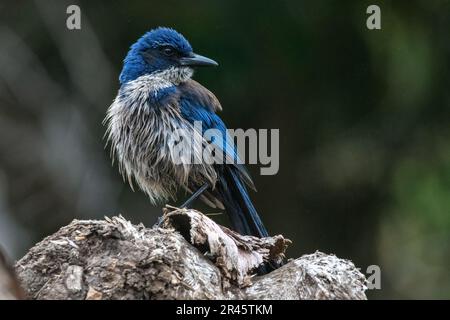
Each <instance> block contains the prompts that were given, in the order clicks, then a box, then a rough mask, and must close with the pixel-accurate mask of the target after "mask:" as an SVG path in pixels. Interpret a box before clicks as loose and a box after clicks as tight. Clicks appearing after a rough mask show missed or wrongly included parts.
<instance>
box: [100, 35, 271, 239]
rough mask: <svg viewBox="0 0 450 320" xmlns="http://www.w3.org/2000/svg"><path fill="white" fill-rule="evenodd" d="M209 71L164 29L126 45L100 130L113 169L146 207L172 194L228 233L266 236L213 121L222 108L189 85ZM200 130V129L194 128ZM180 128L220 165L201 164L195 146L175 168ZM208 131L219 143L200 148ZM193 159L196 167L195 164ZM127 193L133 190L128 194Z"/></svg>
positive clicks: (229, 144)
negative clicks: (214, 218) (204, 208)
mask: <svg viewBox="0 0 450 320" xmlns="http://www.w3.org/2000/svg"><path fill="white" fill-rule="evenodd" d="M208 66H209V67H217V66H218V63H217V62H216V61H214V60H212V59H210V58H207V57H205V56H202V55H199V54H196V53H194V51H193V49H192V46H191V44H190V43H189V42H188V40H187V39H186V38H185V37H184V36H183V35H182V34H180V33H179V32H177V31H175V30H174V29H172V28H167V27H158V28H155V29H152V30H150V31H148V32H146V33H145V34H144V35H143V36H141V37H140V38H139V39H138V40H137V41H136V42H135V43H134V44H133V45H131V47H130V49H129V51H128V53H127V55H126V57H125V59H124V61H123V68H122V71H121V73H120V76H119V84H120V87H119V90H118V93H117V96H116V98H115V99H114V101H113V102H112V104H111V105H110V107H109V108H108V111H107V114H106V117H105V120H104V124H105V125H106V126H107V130H106V133H105V136H106V137H107V141H108V143H110V147H111V157H112V159H113V162H114V161H115V159H117V162H118V167H119V171H120V172H121V174H122V175H123V178H124V180H127V181H128V182H129V184H130V186H131V188H132V189H133V188H134V184H136V185H137V186H138V187H139V188H140V189H141V190H142V191H143V192H144V193H146V194H147V196H148V197H149V199H150V201H151V203H152V204H155V205H156V204H159V203H164V202H167V201H169V200H176V195H177V194H178V193H179V191H185V192H187V193H188V194H190V195H191V197H190V198H189V199H188V200H187V201H186V202H185V203H184V204H183V205H182V206H181V207H182V208H184V207H185V208H188V207H191V206H192V204H193V202H194V201H195V200H196V199H200V200H202V201H203V202H204V203H205V204H207V205H208V206H210V207H212V208H219V209H220V210H224V211H225V212H226V213H227V215H228V217H229V220H230V223H231V226H232V229H234V230H235V231H236V232H238V233H240V234H243V235H250V236H255V237H259V238H263V237H268V232H267V229H266V228H265V226H264V225H263V223H262V221H261V218H260V217H259V215H258V212H257V210H256V209H255V206H254V205H253V203H252V201H251V199H250V196H249V192H248V190H249V189H253V190H256V189H255V186H254V183H253V181H252V178H251V177H250V174H249V172H248V170H247V168H246V167H245V165H244V164H243V163H242V161H237V160H240V159H239V155H238V152H237V146H236V145H235V143H234V141H230V140H232V139H229V135H228V133H227V126H226V125H225V123H224V121H223V120H222V119H221V118H220V116H219V115H218V112H220V111H222V106H221V104H220V102H219V100H218V99H217V97H216V96H215V95H214V94H213V93H212V92H211V91H210V90H208V89H207V88H205V87H204V86H202V85H201V84H200V83H198V82H197V81H195V80H193V79H192V77H193V74H194V69H196V68H198V67H208ZM196 122H200V123H201V129H199V128H198V127H196V126H195V123H196ZM179 129H185V130H186V132H190V134H191V135H192V137H191V138H193V136H195V137H197V136H198V137H200V139H201V143H200V146H201V147H204V145H205V144H210V145H213V146H214V147H215V148H216V149H217V150H219V151H220V152H223V156H224V157H225V158H226V159H231V160H232V161H225V163H206V162H205V161H204V160H202V159H198V158H201V155H202V152H201V150H199V149H200V147H199V146H198V145H197V146H196V147H194V148H193V149H194V150H193V151H192V154H193V155H192V157H193V158H195V159H194V160H196V161H192V162H193V163H181V164H180V161H177V160H178V159H176V157H177V155H176V154H175V153H174V152H173V148H174V143H173V136H174V132H175V131H177V130H179ZM208 129H215V130H218V131H219V132H220V133H222V138H218V139H211V140H210V141H206V140H205V138H204V137H203V134H204V133H205V131H206V130H208ZM198 160H200V161H198ZM133 190H134V189H133Z"/></svg>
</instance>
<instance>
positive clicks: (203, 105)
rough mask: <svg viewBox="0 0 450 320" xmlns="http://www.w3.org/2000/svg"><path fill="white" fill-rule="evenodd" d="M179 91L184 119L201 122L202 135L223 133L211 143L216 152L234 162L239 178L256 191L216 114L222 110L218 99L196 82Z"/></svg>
mask: <svg viewBox="0 0 450 320" xmlns="http://www.w3.org/2000/svg"><path fill="white" fill-rule="evenodd" d="M179 90H180V100H179V104H180V110H181V114H182V115H183V117H184V118H185V119H187V120H188V121H189V122H191V123H194V122H195V121H201V123H202V131H203V132H202V134H203V133H205V131H206V130H208V129H217V130H219V131H220V132H221V137H212V138H211V143H212V144H213V145H214V147H215V148H216V150H221V151H222V152H223V154H224V159H229V160H232V161H231V162H232V164H229V165H230V166H233V167H234V168H235V169H236V170H237V173H238V176H239V177H240V178H241V179H242V180H243V181H244V182H245V184H246V185H248V186H249V187H250V188H252V189H253V190H255V186H254V184H253V181H252V179H251V177H250V174H249V173H248V171H247V168H246V167H245V166H244V165H243V164H242V163H241V161H240V158H239V155H238V152H237V147H236V146H235V144H234V141H233V139H232V138H231V136H230V135H229V134H228V132H227V127H226V125H225V123H224V122H223V121H222V119H221V118H220V117H219V116H218V115H217V114H216V111H218V110H221V109H222V108H221V106H220V103H219V101H218V100H217V98H216V97H215V96H214V95H213V94H212V93H211V92H210V91H209V90H208V89H206V88H205V87H203V86H202V85H200V84H199V83H198V82H196V81H194V80H189V81H187V82H186V83H184V84H183V85H181V86H180V87H179ZM217 138H221V139H217Z"/></svg>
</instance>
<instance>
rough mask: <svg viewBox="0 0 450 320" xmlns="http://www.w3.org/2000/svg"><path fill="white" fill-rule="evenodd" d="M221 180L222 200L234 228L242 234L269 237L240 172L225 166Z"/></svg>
mask: <svg viewBox="0 0 450 320" xmlns="http://www.w3.org/2000/svg"><path fill="white" fill-rule="evenodd" d="M220 180H221V181H220V189H221V190H220V191H221V192H220V193H221V194H222V202H223V205H224V206H225V210H226V211H227V214H228V216H229V218H230V222H231V224H232V226H233V228H234V229H235V230H236V231H238V232H239V233H242V234H246V235H253V236H257V237H268V236H269V234H268V232H267V230H266V228H265V227H264V225H263V223H262V221H261V219H260V217H259V215H258V212H257V211H256V209H255V207H254V206H253V203H252V201H251V200H250V197H249V195H248V192H247V189H246V187H245V186H244V184H243V182H242V180H241V178H240V176H239V174H238V172H235V169H234V168H233V167H225V168H224V171H223V175H222V177H221V179H220Z"/></svg>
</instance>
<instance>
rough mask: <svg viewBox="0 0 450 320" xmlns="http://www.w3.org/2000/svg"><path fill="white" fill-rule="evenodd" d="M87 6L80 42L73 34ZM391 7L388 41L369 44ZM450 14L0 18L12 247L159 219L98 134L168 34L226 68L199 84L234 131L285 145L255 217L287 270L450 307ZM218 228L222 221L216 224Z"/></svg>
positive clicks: (5, 209) (322, 11) (4, 231)
mask: <svg viewBox="0 0 450 320" xmlns="http://www.w3.org/2000/svg"><path fill="white" fill-rule="evenodd" d="M72 3H78V4H79V5H80V7H81V11H82V20H81V24H82V29H81V30H76V31H70V30H68V29H67V28H66V18H67V14H66V8H67V6H68V5H69V4H72ZM370 4H377V5H379V6H380V7H381V16H382V30H374V31H370V30H368V29H367V28H366V19H367V17H368V15H367V14H366V8H367V6H368V5H370ZM449 13H450V2H449V1H437V0H433V1H425V0H423V1H387V0H385V1H312V0H311V1H297V0H292V1H254V2H253V1H237V0H233V1H230V0H227V1H207V0H202V1H189V2H188V1H95V2H94V1H87V0H86V1H79V2H75V1H70V2H66V1H60V0H58V1H5V0H2V1H1V2H0V244H1V245H2V246H3V247H4V248H5V250H6V251H7V252H8V253H9V254H10V255H11V256H12V257H14V258H19V257H21V256H22V255H23V254H24V253H25V252H26V250H27V249H28V248H29V247H30V246H32V245H33V244H34V243H35V242H36V241H39V240H40V239H42V237H44V236H46V235H48V234H50V233H53V232H55V231H56V230H57V229H58V228H60V227H61V226H63V225H66V224H67V223H69V222H70V221H71V220H72V219H74V218H78V219H99V218H102V217H103V216H104V215H108V216H112V215H116V214H118V213H122V214H123V215H124V216H125V217H127V218H128V219H130V220H131V221H132V222H134V223H138V222H141V221H142V222H144V224H146V225H148V226H150V225H152V224H153V223H154V222H155V220H156V217H157V216H158V215H159V214H160V212H161V209H160V208H155V207H153V206H151V204H150V203H149V201H148V200H147V198H146V196H145V195H144V194H143V193H141V192H135V193H133V192H132V191H131V190H130V188H129V187H128V186H127V185H126V184H125V183H123V182H122V180H121V177H120V175H119V173H118V171H117V167H116V166H115V167H112V166H111V161H110V159H109V154H108V150H104V142H105V141H103V140H102V136H103V134H104V131H105V128H104V127H103V126H102V124H101V122H102V120H103V118H104V115H105V112H106V109H107V108H108V106H109V105H110V103H111V102H112V100H113V98H114V97H115V94H116V92H117V89H118V81H117V78H118V74H119V72H120V69H121V63H122V59H123V58H124V56H125V54H126V52H127V50H128V48H129V46H130V45H131V44H132V43H133V42H134V41H135V40H136V39H137V38H138V37H140V36H141V35H142V34H143V33H144V32H145V31H147V30H149V29H151V28H154V27H157V26H160V25H161V26H170V27H173V28H175V29H177V30H178V31H180V32H181V33H183V34H184V35H185V36H186V37H187V38H188V39H189V40H190V42H191V44H192V45H193V47H194V50H196V51H197V52H198V53H201V54H205V55H207V56H209V57H211V58H213V59H215V60H217V61H219V63H220V67H219V68H216V69H202V70H198V72H197V73H196V75H195V79H196V80H198V81H199V82H201V83H202V84H203V85H205V86H206V87H208V88H209V89H210V90H211V91H213V92H214V93H215V94H216V95H217V97H218V98H219V99H220V101H221V102H222V105H223V107H224V111H223V112H222V114H221V116H222V117H223V119H224V120H225V121H226V123H227V124H228V126H229V127H232V128H279V129H280V171H279V173H278V174H277V175H275V176H260V175H259V168H258V167H257V166H251V168H250V169H251V171H252V173H253V177H254V180H255V184H256V186H257V188H258V192H257V193H254V194H252V195H251V196H252V198H253V199H254V202H255V205H256V207H257V208H258V210H259V211H260V214H261V216H262V218H263V220H264V221H265V223H266V224H267V226H268V228H269V230H270V232H271V233H273V234H278V233H282V234H284V235H285V236H286V237H288V238H290V239H292V240H293V244H292V246H291V247H290V249H289V251H288V253H289V255H290V256H291V257H298V256H300V255H301V254H304V253H312V252H314V251H315V250H320V251H324V252H327V253H335V254H336V255H338V256H340V257H343V258H348V259H351V260H352V261H354V262H355V264H356V265H357V266H359V267H361V268H362V271H365V270H366V268H367V266H369V265H373V264H376V265H379V266H380V268H381V276H382V289H381V290H373V291H371V292H369V297H371V298H449V297H450V272H449V271H450V250H449V245H450V196H449V195H450V140H449V139H450V128H449V124H450V117H449V115H450V110H449V105H450V91H449V80H450V79H449V78H450V70H449V67H450V66H449V63H450V62H449V61H450V60H449V59H450V36H449V32H450V17H449ZM219 221H220V218H219Z"/></svg>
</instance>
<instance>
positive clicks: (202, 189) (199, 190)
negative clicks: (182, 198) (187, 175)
mask: <svg viewBox="0 0 450 320" xmlns="http://www.w3.org/2000/svg"><path fill="white" fill-rule="evenodd" d="M208 188H209V183H208V182H207V183H205V184H204V185H202V186H201V187H200V188H199V189H198V190H197V191H195V192H194V193H193V194H192V196H191V197H190V198H189V199H187V200H186V202H185V203H183V204H182V205H181V206H180V208H189V207H190V205H191V204H192V202H194V201H195V199H197V198H198V197H200V196H201V194H202V193H203V192H204V191H205V190H206V189H208ZM162 221H163V216H161V217H159V218H158V220H157V222H156V223H155V224H154V225H153V227H154V228H155V227H156V228H158V227H160V226H161V223H162Z"/></svg>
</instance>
